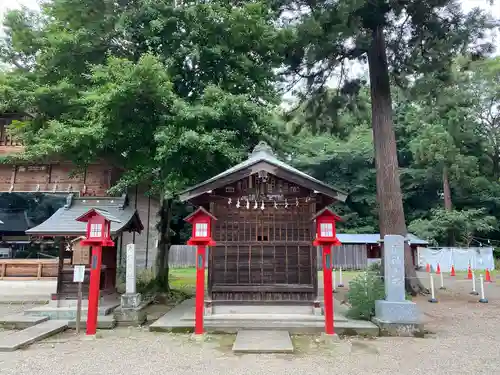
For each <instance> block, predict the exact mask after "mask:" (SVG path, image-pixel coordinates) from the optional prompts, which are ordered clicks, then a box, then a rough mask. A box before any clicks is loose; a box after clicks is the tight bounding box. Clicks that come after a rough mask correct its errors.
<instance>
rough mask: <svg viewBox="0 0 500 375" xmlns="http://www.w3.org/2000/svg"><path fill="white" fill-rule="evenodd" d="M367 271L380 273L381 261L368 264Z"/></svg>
mask: <svg viewBox="0 0 500 375" xmlns="http://www.w3.org/2000/svg"><path fill="white" fill-rule="evenodd" d="M367 270H368V272H375V273H378V274H379V275H381V272H382V263H381V262H374V263H372V264H370V265H369V266H368V269H367Z"/></svg>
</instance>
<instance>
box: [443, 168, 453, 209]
mask: <svg viewBox="0 0 500 375" xmlns="http://www.w3.org/2000/svg"><path fill="white" fill-rule="evenodd" d="M443 198H444V209H445V210H446V211H451V210H452V209H453V206H452V203H451V190H450V180H449V178H448V167H447V166H446V165H445V166H444V167H443Z"/></svg>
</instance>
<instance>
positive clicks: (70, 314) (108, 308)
mask: <svg viewBox="0 0 500 375" xmlns="http://www.w3.org/2000/svg"><path fill="white" fill-rule="evenodd" d="M118 306H120V304H119V303H118V302H116V301H115V302H111V301H109V302H108V301H106V302H102V303H99V309H98V312H97V314H98V315H100V316H104V315H109V314H111V313H112V312H113V310H115V309H116V308H117V307H118ZM87 310H88V308H87V307H84V306H82V315H87ZM24 315H33V316H47V317H49V319H58V320H75V319H76V305H73V302H71V303H69V302H67V304H66V303H65V304H64V306H61V307H56V306H54V305H53V304H47V305H42V306H37V307H34V308H32V309H29V310H26V311H24Z"/></svg>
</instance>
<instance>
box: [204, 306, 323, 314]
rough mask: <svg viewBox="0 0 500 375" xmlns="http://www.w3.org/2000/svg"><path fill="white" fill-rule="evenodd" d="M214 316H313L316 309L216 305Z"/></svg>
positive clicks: (306, 307)
mask: <svg viewBox="0 0 500 375" xmlns="http://www.w3.org/2000/svg"><path fill="white" fill-rule="evenodd" d="M212 314H213V315H226V314H237V315H245V314H252V315H254V314H279V315H281V314H287V315H289V314H300V315H312V314H314V307H313V304H312V303H311V304H310V305H284V304H279V305H278V304H276V305H275V304H244V303H242V304H221V305H219V304H216V303H213V306H212Z"/></svg>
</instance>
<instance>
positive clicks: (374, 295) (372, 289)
mask: <svg viewBox="0 0 500 375" xmlns="http://www.w3.org/2000/svg"><path fill="white" fill-rule="evenodd" d="M379 268H380V266H379ZM384 298H385V289H384V283H383V281H382V278H381V277H380V272H374V271H367V272H365V273H364V274H361V275H358V276H356V277H355V278H354V279H353V280H352V281H351V282H350V283H349V291H348V292H347V300H348V302H349V304H350V305H351V308H350V309H349V311H348V313H347V315H348V317H349V318H352V319H362V320H370V319H371V318H372V317H373V316H374V315H375V301H376V300H378V299H384Z"/></svg>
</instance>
